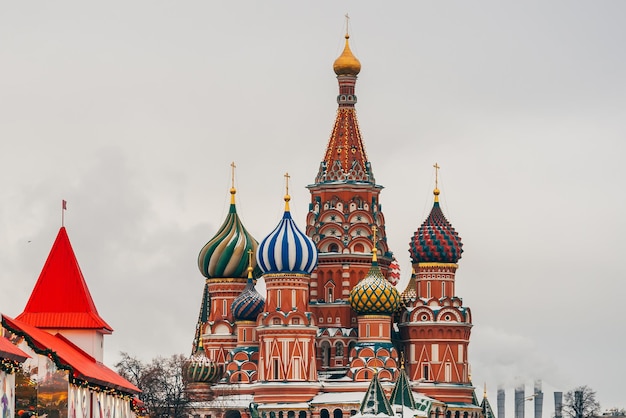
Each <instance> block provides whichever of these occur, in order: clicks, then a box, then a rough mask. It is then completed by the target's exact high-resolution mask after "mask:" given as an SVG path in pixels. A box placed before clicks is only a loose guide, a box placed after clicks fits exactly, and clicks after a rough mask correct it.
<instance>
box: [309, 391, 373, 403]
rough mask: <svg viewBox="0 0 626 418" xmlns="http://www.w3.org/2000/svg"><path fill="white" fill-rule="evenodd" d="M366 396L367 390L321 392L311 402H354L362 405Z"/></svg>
mask: <svg viewBox="0 0 626 418" xmlns="http://www.w3.org/2000/svg"><path fill="white" fill-rule="evenodd" d="M364 396H365V392H330V393H321V394H319V395H317V396H315V397H314V398H313V399H312V400H311V402H310V403H311V405H315V404H325V403H329V404H335V403H341V404H347V403H353V404H358V405H360V404H361V401H362V400H363V397H364Z"/></svg>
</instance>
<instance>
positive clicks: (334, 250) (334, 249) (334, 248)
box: [328, 243, 339, 253]
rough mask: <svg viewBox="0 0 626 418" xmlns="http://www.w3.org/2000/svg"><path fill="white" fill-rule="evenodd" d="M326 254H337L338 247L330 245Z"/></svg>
mask: <svg viewBox="0 0 626 418" xmlns="http://www.w3.org/2000/svg"><path fill="white" fill-rule="evenodd" d="M328 252H329V253H338V252H339V246H338V245H337V244H334V243H333V244H330V245H329V246H328Z"/></svg>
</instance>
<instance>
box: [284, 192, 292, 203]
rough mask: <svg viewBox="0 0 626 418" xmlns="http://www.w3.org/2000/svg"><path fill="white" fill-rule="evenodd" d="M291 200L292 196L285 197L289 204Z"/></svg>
mask: <svg viewBox="0 0 626 418" xmlns="http://www.w3.org/2000/svg"><path fill="white" fill-rule="evenodd" d="M290 200H291V196H289V195H288V194H286V195H285V202H289V201H290Z"/></svg>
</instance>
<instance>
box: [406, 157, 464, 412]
mask: <svg viewBox="0 0 626 418" xmlns="http://www.w3.org/2000/svg"><path fill="white" fill-rule="evenodd" d="M434 167H435V169H436V170H438V169H439V166H438V165H437V164H435V166H434ZM433 193H434V204H433V208H432V210H431V212H430V214H429V215H428V217H427V218H426V220H425V221H424V223H422V225H421V226H420V227H419V228H418V230H417V231H416V232H415V234H414V235H413V237H412V239H411V242H410V244H409V253H410V255H411V260H412V263H413V270H414V274H413V276H412V277H411V280H410V281H409V284H408V285H407V288H406V289H405V291H404V292H403V294H402V299H403V304H404V305H405V312H404V313H403V314H402V318H401V321H400V324H399V329H400V334H401V338H402V341H403V343H404V351H405V355H406V358H407V364H408V368H409V371H408V372H409V377H410V378H411V379H412V380H421V381H422V383H420V386H419V389H420V392H423V393H425V394H426V395H428V396H431V397H433V398H435V399H438V400H440V401H444V402H450V403H456V404H467V405H469V404H472V402H473V394H474V388H473V386H472V383H471V381H470V370H469V361H468V357H467V348H468V345H469V338H470V332H471V328H472V314H471V311H470V309H469V308H468V307H464V306H463V300H462V299H461V298H459V297H458V296H456V292H455V273H456V269H457V267H458V264H457V262H458V260H459V259H460V258H461V253H462V251H463V250H462V243H461V238H460V237H459V234H458V233H457V232H456V231H455V230H454V228H453V227H452V225H451V224H450V222H448V220H447V219H446V217H445V216H444V214H443V212H442V211H441V207H440V205H439V188H438V187H437V180H436V183H435V189H434V191H433Z"/></svg>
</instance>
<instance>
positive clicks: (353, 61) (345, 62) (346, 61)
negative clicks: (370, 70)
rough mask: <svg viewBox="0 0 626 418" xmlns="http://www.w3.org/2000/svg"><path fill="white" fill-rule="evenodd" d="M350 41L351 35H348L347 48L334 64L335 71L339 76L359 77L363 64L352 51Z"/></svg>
mask: <svg viewBox="0 0 626 418" xmlns="http://www.w3.org/2000/svg"><path fill="white" fill-rule="evenodd" d="M348 39H350V35H348V34H347V33H346V46H345V47H344V48H343V52H342V53H341V55H340V56H339V58H337V59H336V60H335V62H334V64H333V70H334V71H335V74H337V75H357V74H359V72H361V62H360V61H359V60H358V59H357V58H356V57H355V56H354V54H353V53H352V51H350V44H349V42H348Z"/></svg>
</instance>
